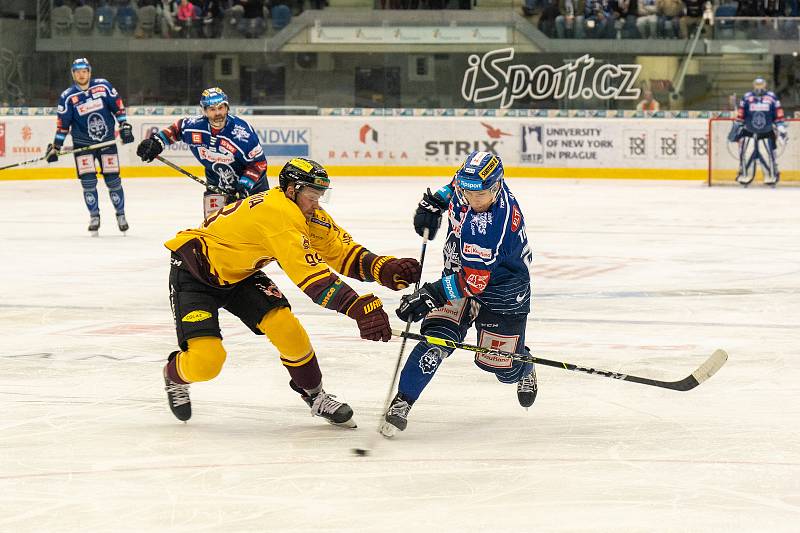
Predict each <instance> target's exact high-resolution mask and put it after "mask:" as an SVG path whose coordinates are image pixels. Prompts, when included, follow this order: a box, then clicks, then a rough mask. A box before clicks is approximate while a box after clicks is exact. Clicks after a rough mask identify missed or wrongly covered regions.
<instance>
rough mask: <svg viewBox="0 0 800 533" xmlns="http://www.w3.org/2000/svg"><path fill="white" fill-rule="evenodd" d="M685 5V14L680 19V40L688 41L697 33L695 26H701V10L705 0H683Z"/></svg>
mask: <svg viewBox="0 0 800 533" xmlns="http://www.w3.org/2000/svg"><path fill="white" fill-rule="evenodd" d="M683 3H684V4H685V5H686V14H685V15H684V16H682V17H681V20H680V26H681V39H688V38H690V37H691V36H692V35H694V32H696V31H697V26H698V25H702V24H703V10H704V9H705V4H706V0H683Z"/></svg>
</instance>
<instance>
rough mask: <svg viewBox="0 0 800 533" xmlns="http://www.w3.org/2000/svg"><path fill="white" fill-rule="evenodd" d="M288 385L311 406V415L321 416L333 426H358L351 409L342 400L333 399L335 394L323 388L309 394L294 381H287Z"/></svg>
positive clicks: (350, 427)
mask: <svg viewBox="0 0 800 533" xmlns="http://www.w3.org/2000/svg"><path fill="white" fill-rule="evenodd" d="M289 386H290V387H291V388H292V390H294V391H295V392H297V393H299V394H300V396H301V397H302V398H303V401H304V402H306V405H308V406H309V407H310V408H311V415H312V416H321V417H322V418H324V419H325V420H327V421H328V422H329V423H330V424H332V425H334V426H340V427H345V428H349V429H355V428H356V427H358V426H357V425H356V422H355V420H353V410H352V409H351V408H350V406H349V405H347V404H346V403H344V402H340V401H338V400H335V399H334V398H336V396H335V395H333V394H328V393H327V392H325V391H324V390H321V391H319V392H318V393H317V394H314V395H313V396H311V395H309V394H308V393H307V392H306V391H305V390H303V389H302V388H300V387H299V386H298V385H296V384H295V382H294V381H289Z"/></svg>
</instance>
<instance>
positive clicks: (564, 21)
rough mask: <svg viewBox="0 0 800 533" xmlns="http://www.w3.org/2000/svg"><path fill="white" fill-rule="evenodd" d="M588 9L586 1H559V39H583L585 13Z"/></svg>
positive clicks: (557, 25) (557, 30) (557, 27)
mask: <svg viewBox="0 0 800 533" xmlns="http://www.w3.org/2000/svg"><path fill="white" fill-rule="evenodd" d="M585 9H586V2H585V0H558V12H559V15H558V16H557V17H556V36H557V37H558V38H559V39H566V38H568V37H572V38H575V39H583V36H584V31H583V12H584V10H585Z"/></svg>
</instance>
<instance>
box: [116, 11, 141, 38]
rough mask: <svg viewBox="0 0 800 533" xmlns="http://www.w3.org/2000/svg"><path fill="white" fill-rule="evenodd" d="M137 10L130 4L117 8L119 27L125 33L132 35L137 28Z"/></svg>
mask: <svg viewBox="0 0 800 533" xmlns="http://www.w3.org/2000/svg"><path fill="white" fill-rule="evenodd" d="M136 20H137V18H136V10H135V9H134V8H133V7H131V6H130V4H128V5H125V6H122V7H120V8H119V9H118V10H117V28H119V31H121V32H122V33H124V34H125V35H130V34H132V33H133V32H134V31H135V30H136Z"/></svg>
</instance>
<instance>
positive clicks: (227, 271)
mask: <svg viewBox="0 0 800 533" xmlns="http://www.w3.org/2000/svg"><path fill="white" fill-rule="evenodd" d="M164 244H165V246H166V247H167V248H169V249H170V250H172V251H173V252H175V253H176V254H178V255H179V256H180V257H181V259H182V261H183V265H182V266H184V267H185V268H186V269H188V270H189V271H190V272H191V273H192V274H193V275H194V276H195V277H196V278H198V279H199V280H201V281H203V282H204V283H207V284H208V285H211V286H213V287H226V286H230V285H233V284H235V283H238V282H240V281H242V280H244V279H245V278H247V277H249V276H251V275H252V274H254V273H255V272H257V271H258V270H260V269H262V268H263V267H264V266H266V265H268V264H269V263H271V262H272V261H277V262H278V264H279V265H280V267H281V269H283V271H284V272H286V274H287V275H288V276H289V278H290V279H291V280H292V281H293V282H294V283H295V284H296V285H297V286H298V287H300V289H301V290H302V291H303V292H305V293H306V294H307V295H308V296H309V297H310V298H311V299H312V300H314V301H315V302H316V303H317V304H319V305H321V306H323V307H327V308H330V309H336V310H339V311H341V312H344V311H345V310H346V309H347V307H348V306H349V305H350V304H351V303H352V301H353V300H355V299H356V298H357V297H358V295H357V294H356V293H355V291H353V289H351V288H350V287H349V286H348V285H347V284H345V283H344V282H343V281H342V280H341V279H340V278H339V277H338V276H337V275H336V274H335V273H333V272H332V271H331V268H332V269H333V270H336V271H338V272H340V273H342V274H344V275H346V276H349V277H353V278H356V279H358V280H361V281H374V280H375V278H376V277H377V276H376V272H375V270H376V265H378V264H380V262H379V261H378V259H379V257H378V256H376V255H375V254H373V253H371V252H370V251H369V250H367V249H366V248H364V247H363V246H361V245H360V244H358V243H357V242H355V241H354V240H353V238H352V237H351V236H350V234H349V233H347V232H346V231H345V230H344V229H343V228H341V227H340V226H338V225H337V224H336V222H334V220H333V218H332V217H331V216H330V215H329V214H328V213H326V212H325V211H324V210H322V209H319V210H317V211H316V212H315V214H314V216H313V217H312V218H311V220H309V221H306V218H305V217H304V216H303V213H302V212H301V211H300V208H299V207H297V205H296V204H295V203H294V202H293V201H292V200H290V199H289V198H287V197H286V195H285V194H284V193H283V191H282V190H281V189H280V188H277V187H276V188H274V189H271V190H269V191H267V192H263V193H259V194H255V195H253V196H250V197H248V198H245V199H242V200H239V201H238V202H235V203H232V204H229V205H227V206H225V207H223V208H222V209H220V210H218V211H215V212H214V213H212V214H211V215H209V217H208V218H207V219H206V220H205V222H204V223H203V225H202V226H200V227H199V228H197V229H187V230H183V231H180V232H178V234H177V235H176V236H175V237H174V238H172V239H170V240H169V241H167V242H166V243H164Z"/></svg>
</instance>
